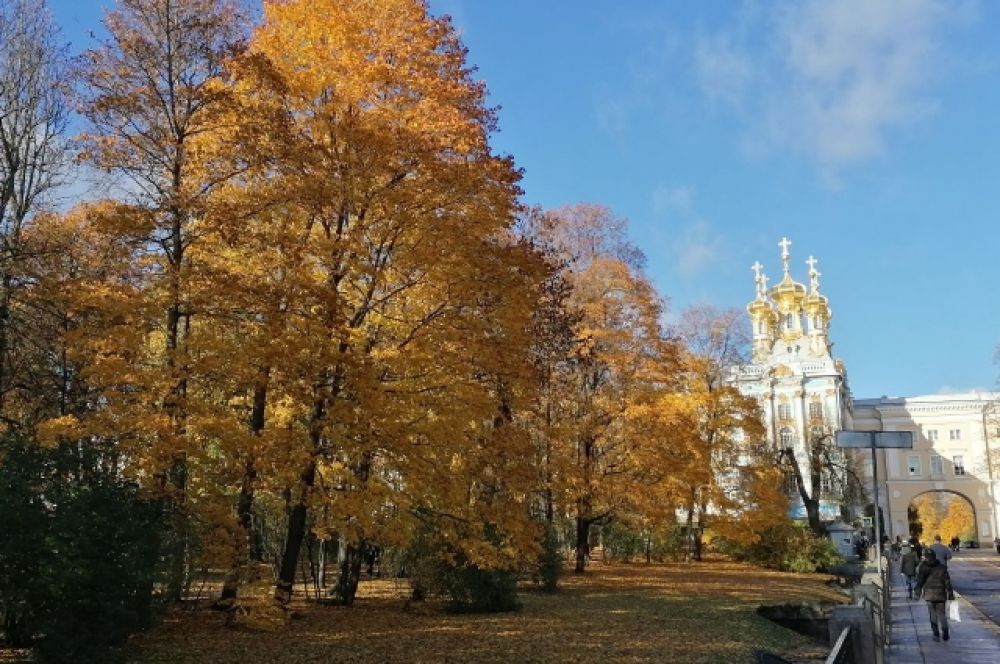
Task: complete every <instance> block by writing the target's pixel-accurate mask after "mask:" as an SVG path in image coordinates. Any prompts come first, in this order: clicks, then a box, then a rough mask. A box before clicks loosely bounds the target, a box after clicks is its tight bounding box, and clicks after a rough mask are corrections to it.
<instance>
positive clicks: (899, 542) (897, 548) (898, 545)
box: [892, 535, 903, 562]
mask: <svg viewBox="0 0 1000 664" xmlns="http://www.w3.org/2000/svg"><path fill="white" fill-rule="evenodd" d="M902 548H903V538H902V536H900V535H896V541H895V542H893V543H892V561H893V562H896V561H897V560H899V556H900V555H901V549H902Z"/></svg>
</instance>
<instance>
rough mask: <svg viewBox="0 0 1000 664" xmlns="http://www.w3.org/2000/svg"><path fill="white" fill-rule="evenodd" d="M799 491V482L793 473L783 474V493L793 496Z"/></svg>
mask: <svg viewBox="0 0 1000 664" xmlns="http://www.w3.org/2000/svg"><path fill="white" fill-rule="evenodd" d="M798 491H799V482H798V480H797V479H795V473H785V493H789V494H794V493H798Z"/></svg>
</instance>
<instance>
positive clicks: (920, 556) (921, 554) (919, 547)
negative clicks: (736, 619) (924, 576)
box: [910, 535, 924, 565]
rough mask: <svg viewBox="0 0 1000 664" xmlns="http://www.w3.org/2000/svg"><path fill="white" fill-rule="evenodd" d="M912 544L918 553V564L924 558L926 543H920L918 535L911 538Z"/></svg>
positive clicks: (914, 550)
mask: <svg viewBox="0 0 1000 664" xmlns="http://www.w3.org/2000/svg"><path fill="white" fill-rule="evenodd" d="M910 546H912V547H913V552H914V553H916V554H917V564H918V565H919V564H920V562H921V561H922V560H923V559H924V545H923V544H921V543H920V540H918V539H917V537H916V535H914V536H913V537H911V538H910Z"/></svg>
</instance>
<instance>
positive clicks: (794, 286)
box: [733, 239, 850, 520]
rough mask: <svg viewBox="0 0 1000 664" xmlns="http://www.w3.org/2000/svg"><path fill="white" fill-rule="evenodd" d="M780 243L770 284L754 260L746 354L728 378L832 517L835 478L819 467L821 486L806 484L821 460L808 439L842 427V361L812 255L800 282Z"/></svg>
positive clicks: (793, 490) (800, 508)
mask: <svg viewBox="0 0 1000 664" xmlns="http://www.w3.org/2000/svg"><path fill="white" fill-rule="evenodd" d="M779 246H780V247H781V263H782V278H781V280H780V281H779V282H778V283H777V284H776V285H774V286H773V287H771V288H768V287H767V283H768V277H767V276H766V275H765V274H764V272H763V266H762V265H761V264H760V263H759V262H757V263H754V265H753V270H754V275H755V277H754V281H755V283H756V297H755V298H754V300H753V301H752V302H751V303H750V304H749V305H748V306H747V311H748V312H749V314H750V324H751V326H752V330H753V359H752V361H751V363H750V364H748V365H745V366H742V367H739V368H737V369H736V370H735V371H734V374H733V378H734V382H735V384H736V386H737V387H738V388H739V389H740V391H741V392H743V393H744V394H747V395H750V396H753V397H755V398H756V399H757V400H758V402H759V403H760V406H761V409H762V412H763V415H764V421H765V426H766V429H767V437H768V439H769V440H770V441H772V442H773V444H774V445H775V447H776V449H778V450H780V451H781V452H782V453H783V454H787V455H790V456H793V457H794V459H795V462H796V465H797V466H798V468H799V469H800V472H801V481H802V482H803V483H804V485H805V491H806V493H807V494H808V495H809V496H811V497H815V498H819V499H820V504H819V507H820V513H821V517H822V518H824V519H826V520H832V519H835V518H837V517H839V516H840V509H839V507H840V503H839V501H837V500H833V499H832V496H833V495H834V494H835V493H836V491H835V489H836V487H835V486H833V484H834V483H835V482H836V477H834V476H832V475H831V474H830V473H828V472H826V471H823V472H821V473H820V474H819V482H820V486H818V487H817V486H813V477H814V473H812V472H810V470H811V468H812V467H814V466H816V465H817V464H819V465H826V464H824V463H823V462H824V461H825V460H824V459H818V458H815V454H814V451H815V449H816V445H814V443H815V442H817V441H827V442H828V441H830V440H832V437H833V435H834V434H835V433H836V432H837V431H839V430H840V429H844V428H847V422H848V418H849V415H850V390H849V389H848V385H847V374H846V372H845V370H844V364H843V362H841V361H840V360H838V359H836V358H834V357H833V356H832V355H831V343H830V338H829V329H830V320H831V318H832V312H831V310H830V306H829V303H828V302H827V298H826V297H825V296H824V295H823V294H822V293H821V292H820V286H819V277H820V273H819V271H818V270H817V269H816V265H817V262H818V261H816V259H815V258H813V257H812V256H810V257H809V258H808V260H806V265H807V266H808V268H809V271H808V277H809V285H808V287H807V286H806V285H805V284H802V283H799V282H797V281H795V279H793V278H792V270H791V253H790V251H789V247H790V246H791V242H790V241H789V240H787V239H782V241H781V242H780V243H779ZM825 447H826V448H830V447H832V445H825ZM834 453H836V452H834ZM837 461H841V460H837ZM796 481H797V480H796V478H794V477H789V482H788V483H789V486H788V489H789V495H790V496H791V498H792V505H793V507H792V514H793V516H796V517H804V516H805V514H804V510H805V506H804V504H802V502H801V499H800V498H799V496H798V489H797V487H796V486H795V485H794V483H795V482H796Z"/></svg>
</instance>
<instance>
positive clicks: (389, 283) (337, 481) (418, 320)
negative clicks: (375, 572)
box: [234, 0, 530, 603]
mask: <svg viewBox="0 0 1000 664" xmlns="http://www.w3.org/2000/svg"><path fill="white" fill-rule="evenodd" d="M317 17H321V18H317ZM464 58H465V51H464V48H463V47H462V46H461V43H460V41H459V40H458V37H457V35H456V33H455V31H454V29H453V28H452V26H451V24H450V23H449V22H448V20H447V19H435V18H432V17H430V16H429V15H428V14H427V10H426V7H425V6H424V5H423V4H422V3H419V2H413V1H410V0H385V1H382V2H376V3H370V2H333V1H325V2H320V3H316V2H268V3H265V6H264V21H263V24H262V25H261V26H260V27H259V29H258V30H257V31H256V32H255V34H254V36H253V39H252V42H251V48H250V55H249V59H248V62H247V66H246V68H245V69H244V70H243V72H242V73H241V74H240V75H241V76H243V77H244V78H243V80H244V81H245V83H242V85H244V87H243V88H241V89H242V90H245V91H246V94H248V95H253V94H254V91H255V90H256V91H257V95H256V97H255V98H254V99H253V100H251V103H254V104H259V105H260V106H261V107H262V108H266V109H270V110H269V111H267V112H266V113H265V116H266V117H268V118H271V119H272V120H273V121H274V122H275V123H276V124H275V132H276V133H277V134H279V135H281V136H283V137H286V138H287V141H288V142H287V143H286V144H282V145H279V144H276V143H274V142H270V141H269V139H268V136H264V135H260V136H259V137H258V139H259V142H258V145H257V149H258V150H260V151H262V152H265V153H266V154H268V155H269V158H270V159H271V160H272V161H271V167H270V169H269V170H268V172H267V173H265V174H262V177H263V178H264V179H266V180H270V181H271V183H272V184H271V187H270V191H272V192H278V193H280V194H281V197H279V198H280V200H281V201H282V202H281V203H280V205H279V204H278V203H277V202H276V201H275V199H274V198H271V199H270V200H269V201H268V203H267V205H268V206H269V209H270V210H271V212H269V213H268V214H267V215H254V216H252V217H249V218H247V219H246V223H247V224H248V228H249V229H250V230H249V232H250V233H251V235H254V234H259V236H260V237H267V236H269V237H270V240H269V244H270V245H271V246H272V247H280V248H282V249H281V250H282V251H285V252H288V253H289V255H294V257H295V260H294V261H288V263H287V264H286V265H287V270H286V272H285V273H284V281H283V284H284V285H283V288H284V290H283V292H282V296H281V298H280V301H282V302H283V303H284V305H283V306H284V307H285V310H284V312H283V314H282V318H283V320H284V321H285V324H284V327H283V328H282V329H283V330H284V331H283V332H282V333H281V334H282V335H283V336H282V337H281V340H282V343H283V348H284V350H283V351H281V355H280V360H281V361H280V364H273V365H272V369H271V374H270V378H269V381H268V385H269V387H268V400H269V401H271V402H273V403H275V404H285V407H286V413H285V414H284V415H282V416H281V417H280V418H279V419H274V418H270V417H269V418H268V419H269V423H268V425H266V426H267V427H272V426H273V427H275V428H281V427H284V428H285V429H286V431H287V439H286V445H287V446H286V447H285V450H284V453H285V454H286V455H287V456H286V458H287V460H288V462H289V463H290V464H291V466H290V467H295V468H297V470H296V471H295V473H294V480H293V481H290V482H289V484H288V485H287V489H288V490H289V495H290V496H292V499H291V504H290V511H289V519H288V527H287V536H286V541H285V546H284V553H283V556H282V562H281V565H280V569H279V583H278V596H279V598H281V599H287V598H288V596H289V595H290V593H291V589H292V582H293V580H294V576H295V571H296V566H297V561H298V558H299V551H300V548H301V544H302V541H303V537H304V536H305V535H306V530H307V526H308V525H309V515H310V513H312V515H313V517H314V520H313V526H314V528H316V529H317V531H319V532H323V533H327V534H336V536H338V537H340V538H342V539H343V543H344V545H345V547H346V552H347V555H346V556H345V563H344V567H343V569H342V575H341V578H342V579H346V580H347V582H346V583H345V584H344V585H343V587H341V588H339V593H340V595H341V599H342V601H344V602H347V603H349V602H350V601H351V600H352V599H353V590H354V588H355V587H356V574H355V573H354V570H355V569H357V567H358V566H359V564H360V562H359V561H360V559H361V556H362V554H363V552H364V550H365V548H366V547H367V546H369V545H371V544H374V543H376V542H381V541H387V542H390V543H391V542H395V541H397V540H398V539H399V538H401V537H405V533H406V530H407V529H406V528H403V527H400V526H401V523H407V522H408V523H410V524H411V525H412V524H413V523H414V522H413V518H414V517H413V515H418V514H428V513H431V512H442V513H445V514H450V513H451V512H450V511H449V510H447V509H444V506H448V505H451V502H450V500H446V499H445V497H444V496H447V495H450V491H444V495H441V492H442V490H443V489H442V488H441V487H442V486H443V485H445V484H446V482H445V478H446V475H442V473H448V472H456V471H457V470H458V469H459V466H456V465H455V464H456V463H457V462H458V460H459V459H462V458H463V457H464V456H465V454H466V452H469V451H470V449H471V446H473V445H477V444H479V441H481V440H482V436H483V435H484V431H485V430H484V429H483V426H484V424H488V425H489V427H488V428H490V429H497V428H498V427H496V426H495V425H494V424H492V423H493V422H494V416H495V414H496V413H497V412H498V411H499V412H503V409H504V408H508V407H509V406H505V405H504V401H505V397H504V396H503V394H504V391H505V389H506V387H505V385H506V381H504V380H498V379H497V378H496V376H494V379H492V380H485V377H484V376H485V374H484V373H483V372H482V370H478V369H477V368H476V365H475V363H472V364H470V362H469V361H468V359H466V357H467V355H469V354H470V353H473V354H477V355H478V354H480V353H486V352H487V351H486V350H485V347H484V346H482V345H481V343H479V340H482V341H483V342H484V343H485V341H487V340H488V333H490V332H491V329H492V328H493V327H494V326H495V325H496V320H497V316H498V312H502V311H504V310H505V309H506V308H507V307H508V306H510V305H508V304H506V303H500V304H499V307H500V308H499V309H498V308H496V307H497V306H498V305H497V302H496V299H497V297H498V295H499V293H500V290H499V289H501V288H503V287H505V285H506V284H507V283H508V281H507V280H506V278H505V277H506V275H505V272H510V271H511V269H515V270H516V268H512V267H511V266H509V265H507V264H506V263H504V262H502V261H501V262H500V263H499V264H498V262H497V261H498V257H500V256H503V255H505V254H507V255H510V254H509V253H507V252H509V251H512V250H511V249H507V248H505V243H508V242H509V239H508V238H506V237H505V234H506V229H507V228H508V227H509V226H510V225H511V224H512V222H513V220H514V216H515V213H516V196H517V194H518V190H517V187H516V182H517V179H518V173H517V171H516V170H515V169H514V168H513V165H512V163H511V162H510V160H509V159H505V158H499V157H497V156H495V155H493V154H492V153H491V151H490V149H489V143H488V136H489V133H490V131H492V129H493V126H494V121H495V118H494V114H493V111H492V110H491V109H489V108H488V107H487V106H486V105H485V90H484V88H483V86H482V85H481V84H479V83H477V82H475V81H474V80H473V78H472V75H471V71H470V70H469V69H468V68H467V67H466V65H465V62H464ZM239 85H241V83H237V86H239ZM255 186H256V185H255ZM247 192H249V190H247V191H245V192H244V193H247ZM234 195H236V192H234ZM487 266H493V267H489V272H488V274H490V275H492V277H496V278H490V279H485V278H484V274H486V273H484V270H485V269H486V268H487ZM529 272H530V269H529ZM484 289H485V290H484ZM516 293H517V291H516V290H514V291H512V292H511V294H510V295H508V296H506V297H505V298H504V299H506V300H508V301H510V300H514V301H515V306H514V309H515V310H516V309H517V308H518V307H521V306H522V305H521V304H520V303H518V302H516V300H517V298H516V297H513V298H512V296H513V295H515V294H516ZM479 321H483V322H479ZM484 325H485V326H486V328H490V329H486V328H484ZM497 329H499V330H503V329H504V328H503V327H499V328H497ZM515 329H516V328H515ZM511 341H515V340H514V339H511ZM515 347H516V343H515ZM491 352H494V353H495V351H491ZM512 357H517V353H516V352H514V353H512ZM276 414H277V411H276ZM460 422H461V423H464V424H460ZM473 423H476V424H475V425H473ZM464 472H468V471H463V473H464ZM477 472H485V471H483V470H482V469H480V471H477ZM464 476H467V475H464ZM286 477H289V478H290V477H291V474H289V475H286ZM463 495H465V496H466V498H465V503H468V502H469V500H470V498H469V494H468V492H465V493H464V494H463ZM313 507H316V508H317V509H315V510H311V508H313ZM323 515H326V516H325V517H324V516H323ZM452 516H456V515H454V514H453V515H452ZM463 518H464V517H463ZM352 577H354V581H352V580H351V579H352Z"/></svg>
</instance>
